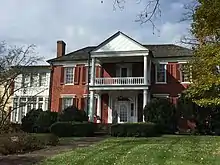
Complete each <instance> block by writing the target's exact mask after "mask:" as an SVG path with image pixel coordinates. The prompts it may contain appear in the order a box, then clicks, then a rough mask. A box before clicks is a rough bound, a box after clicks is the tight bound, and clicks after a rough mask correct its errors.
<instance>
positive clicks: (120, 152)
mask: <svg viewBox="0 0 220 165" xmlns="http://www.w3.org/2000/svg"><path fill="white" fill-rule="evenodd" d="M74 164H77V165H181V164H183V165H200V164H203V165H209V164H210V165H219V164H220V137H211V136H163V137H155V138H110V139H107V140H105V141H103V142H101V143H98V144H95V145H93V146H90V147H87V148H79V149H75V150H73V151H70V152H67V153H64V154H60V155H57V156H54V157H52V158H49V159H47V160H45V161H44V162H43V163H42V164H41V165H74Z"/></svg>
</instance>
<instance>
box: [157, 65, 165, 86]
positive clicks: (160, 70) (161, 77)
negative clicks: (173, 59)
mask: <svg viewBox="0 0 220 165" xmlns="http://www.w3.org/2000/svg"><path fill="white" fill-rule="evenodd" d="M166 67H167V65H166V64H156V76H155V77H156V83H166V81H167V73H166Z"/></svg>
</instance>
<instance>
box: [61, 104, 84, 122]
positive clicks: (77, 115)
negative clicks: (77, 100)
mask: <svg viewBox="0 0 220 165" xmlns="http://www.w3.org/2000/svg"><path fill="white" fill-rule="evenodd" d="M58 120H59V121H63V122H65V121H76V122H83V121H88V116H87V115H86V113H85V111H83V110H78V109H77V107H75V106H70V107H68V108H66V109H64V110H63V111H62V112H61V113H60V114H59V116H58Z"/></svg>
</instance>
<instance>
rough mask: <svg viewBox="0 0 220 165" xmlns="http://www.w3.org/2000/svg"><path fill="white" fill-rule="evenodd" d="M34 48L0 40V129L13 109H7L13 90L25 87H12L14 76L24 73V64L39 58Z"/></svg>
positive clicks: (31, 63)
mask: <svg viewBox="0 0 220 165" xmlns="http://www.w3.org/2000/svg"><path fill="white" fill-rule="evenodd" d="M34 48H35V46H34V45H29V46H27V47H17V46H7V45H6V43H4V42H0V89H1V90H0V115H1V116H0V129H1V128H2V126H3V125H5V124H6V122H7V121H8V120H9V117H10V113H11V112H12V111H14V110H15V109H12V108H11V109H10V110H9V106H8V104H9V102H10V99H11V97H12V95H13V92H15V91H17V90H20V89H21V88H26V87H27V85H25V84H23V85H22V86H21V87H19V88H14V84H15V83H16V77H17V76H18V75H20V74H24V73H26V70H25V67H26V66H31V65H33V64H36V63H37V62H39V61H40V60H41V58H39V57H37V56H36V54H35V51H34Z"/></svg>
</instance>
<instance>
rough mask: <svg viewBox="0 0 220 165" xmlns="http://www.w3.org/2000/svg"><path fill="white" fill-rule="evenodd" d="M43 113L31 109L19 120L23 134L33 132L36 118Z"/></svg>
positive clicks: (40, 110) (39, 110)
mask: <svg viewBox="0 0 220 165" xmlns="http://www.w3.org/2000/svg"><path fill="white" fill-rule="evenodd" d="M42 112H43V110H42V109H36V110H35V109H32V110H31V111H30V112H28V113H27V114H26V116H24V117H23V118H22V120H21V122H22V124H21V129H22V130H23V131H25V132H29V133H32V132H34V129H33V128H34V126H35V123H36V121H37V118H38V116H39V115H40V114H41V113H42Z"/></svg>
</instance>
